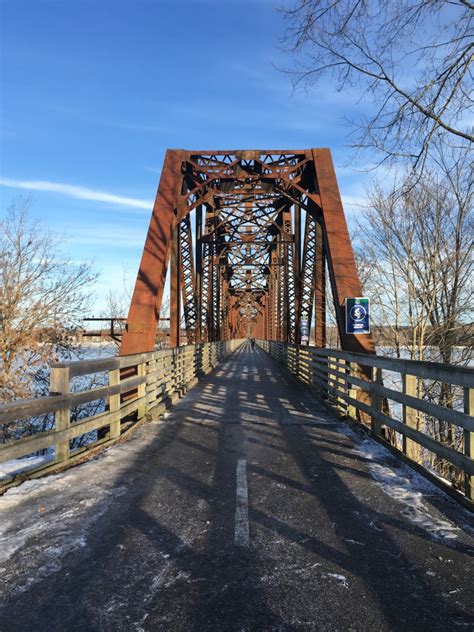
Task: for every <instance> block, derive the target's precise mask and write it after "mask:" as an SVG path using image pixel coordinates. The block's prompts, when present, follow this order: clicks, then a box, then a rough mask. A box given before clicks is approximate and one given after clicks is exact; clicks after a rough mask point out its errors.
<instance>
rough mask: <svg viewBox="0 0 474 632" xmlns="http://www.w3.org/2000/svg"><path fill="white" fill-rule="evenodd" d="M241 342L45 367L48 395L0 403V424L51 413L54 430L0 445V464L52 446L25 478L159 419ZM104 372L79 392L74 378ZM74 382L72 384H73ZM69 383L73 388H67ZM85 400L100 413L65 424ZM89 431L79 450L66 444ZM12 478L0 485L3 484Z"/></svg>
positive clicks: (219, 343) (164, 350)
mask: <svg viewBox="0 0 474 632" xmlns="http://www.w3.org/2000/svg"><path fill="white" fill-rule="evenodd" d="M242 342H243V341H242V340H223V341H219V342H209V343H204V344H196V345H188V346H183V347H176V348H174V349H163V350H159V351H152V352H149V353H142V354H138V355H130V356H118V357H111V358H104V359H96V360H86V361H78V362H61V363H56V364H52V365H51V374H50V396H48V397H41V398H34V399H28V400H20V401H14V402H11V403H8V404H1V405H0V426H3V427H6V426H8V425H9V424H13V423H15V422H19V421H22V420H26V419H29V418H38V417H40V416H42V415H47V414H54V424H53V425H54V427H53V428H52V429H51V430H47V431H45V432H37V433H35V434H32V435H30V436H26V437H22V438H20V439H13V440H10V441H8V442H7V443H4V444H1V445H0V464H1V463H5V462H8V461H10V460H12V459H18V458H21V457H25V456H27V455H32V454H35V453H38V452H40V451H45V450H48V449H51V448H54V459H53V460H52V461H51V462H50V463H48V464H46V465H43V466H41V467H39V468H35V469H32V470H28V475H31V474H35V473H36V474H37V473H38V472H39V471H41V472H43V471H45V470H50V469H52V468H58V467H59V466H61V465H64V464H65V463H66V462H68V461H69V460H70V459H71V458H74V457H76V456H77V455H78V454H81V455H82V453H83V452H87V451H90V450H92V449H95V448H97V447H98V445H102V444H104V443H111V442H114V441H117V440H118V439H119V438H120V437H121V436H122V435H123V434H124V433H126V432H127V431H128V430H130V429H131V427H132V426H134V425H136V423H137V422H138V421H140V420H142V419H144V418H145V417H146V415H148V414H152V415H159V414H161V413H163V412H164V411H165V409H166V405H167V403H169V402H171V403H174V402H175V401H176V400H177V399H179V397H181V396H182V395H183V394H184V392H185V391H186V390H188V389H189V388H192V386H194V385H195V384H196V382H197V381H198V378H199V377H200V376H201V375H204V374H207V373H209V372H210V371H211V370H212V369H213V368H214V367H215V366H217V365H218V364H219V362H220V361H221V360H222V359H224V358H225V357H226V356H227V355H228V354H229V353H231V352H232V351H234V350H235V349H237V347H239V346H240V345H241V344H242ZM93 374H104V377H105V381H106V384H105V385H104V386H99V387H97V388H89V389H85V390H80V384H79V389H78V388H77V384H76V385H74V384H73V382H74V378H78V377H84V376H88V375H89V376H90V375H93ZM76 381H77V380H76ZM72 384H73V386H74V388H73V389H72V388H71V385H72ZM90 402H99V403H100V402H102V407H103V408H104V410H103V412H101V413H99V414H96V415H92V416H88V417H85V418H82V419H80V420H78V421H76V422H74V423H72V422H71V410H72V409H74V408H75V407H78V406H81V405H84V404H86V403H90ZM93 431H100V435H101V436H100V437H98V438H97V439H96V440H93V441H91V442H90V443H88V444H87V445H86V446H85V447H82V448H81V449H79V450H71V440H73V439H76V438H78V437H81V436H83V435H85V434H87V433H90V432H93ZM11 482H12V478H10V479H8V478H7V479H4V480H2V481H1V482H0V484H1V485H5V484H8V483H11Z"/></svg>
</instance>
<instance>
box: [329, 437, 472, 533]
mask: <svg viewBox="0 0 474 632" xmlns="http://www.w3.org/2000/svg"><path fill="white" fill-rule="evenodd" d="M340 430H341V432H342V433H343V434H345V435H346V436H347V437H349V438H350V439H351V440H352V441H354V443H355V446H354V448H353V452H354V453H355V454H357V455H358V456H360V457H362V458H363V459H365V461H366V463H367V465H368V469H369V472H370V474H371V475H372V477H373V479H374V480H375V482H376V483H377V484H378V485H379V486H380V487H381V488H382V490H383V491H384V492H385V493H386V494H387V495H388V496H390V497H391V498H393V499H394V500H397V501H398V502H400V503H401V504H402V505H404V509H403V510H402V514H403V515H404V516H405V517H406V518H408V519H409V520H410V521H411V522H414V523H415V524H416V525H417V526H419V527H421V528H423V529H425V530H426V531H427V532H428V533H430V534H431V535H432V536H433V537H435V538H446V539H448V540H453V539H456V538H457V537H458V535H459V534H460V532H461V527H460V526H459V525H457V524H454V523H453V522H451V521H449V520H447V519H446V517H445V516H442V515H441V514H440V513H439V512H438V511H437V510H436V509H435V508H434V507H433V506H432V505H431V504H429V503H428V502H427V500H428V499H429V498H430V497H434V496H438V497H439V496H442V497H443V499H445V500H447V497H446V494H444V493H443V491H442V490H440V489H438V488H437V487H436V486H435V485H434V484H433V483H431V482H430V481H429V480H428V479H426V478H424V477H423V476H421V474H418V473H417V472H415V470H413V469H412V468H410V467H409V466H408V465H405V464H403V463H401V462H399V461H396V459H395V457H394V456H393V455H392V454H391V453H390V452H389V451H388V450H387V449H386V448H385V447H384V446H382V445H380V444H379V443H377V442H376V441H375V440H374V439H371V438H370V437H361V436H360V435H359V433H357V432H354V431H353V430H352V429H351V428H349V427H348V426H343V427H341V428H340ZM453 502H455V501H453ZM459 515H460V524H461V525H462V528H463V529H464V530H465V531H467V532H468V533H469V535H471V536H472V537H474V528H472V526H471V524H470V520H471V518H472V515H471V514H470V513H468V511H467V509H466V510H464V509H463V508H462V507H459ZM464 516H465V519H462V517H464Z"/></svg>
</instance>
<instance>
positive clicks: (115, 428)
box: [109, 369, 120, 439]
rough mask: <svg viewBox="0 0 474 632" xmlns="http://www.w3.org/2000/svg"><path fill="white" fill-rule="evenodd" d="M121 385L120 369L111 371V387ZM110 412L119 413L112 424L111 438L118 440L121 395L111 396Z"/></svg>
mask: <svg viewBox="0 0 474 632" xmlns="http://www.w3.org/2000/svg"><path fill="white" fill-rule="evenodd" d="M117 384H120V369H114V370H113V371H109V386H116V385H117ZM109 411H110V412H111V413H117V417H116V418H115V415H114V420H113V421H112V423H111V424H110V438H111V439H116V438H117V437H120V393H117V394H116V395H110V397H109Z"/></svg>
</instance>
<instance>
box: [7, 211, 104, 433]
mask: <svg viewBox="0 0 474 632" xmlns="http://www.w3.org/2000/svg"><path fill="white" fill-rule="evenodd" d="M29 206H30V202H29V200H25V199H19V200H18V201H17V202H16V203H14V204H13V205H12V206H11V207H10V208H9V209H8V211H7V212H6V214H5V218H4V219H2V220H1V221H0V402H8V401H11V400H14V399H21V398H25V397H33V396H37V395H46V394H47V393H48V388H49V371H48V364H49V363H50V362H51V361H55V360H59V359H61V360H65V359H72V358H77V357H78V356H80V348H79V347H78V345H77V344H76V338H75V333H76V330H77V328H78V325H79V323H80V319H81V316H82V315H83V313H84V311H85V309H86V308H87V307H88V304H89V299H90V288H91V286H92V284H93V282H94V281H95V279H96V276H97V275H96V274H95V273H93V272H92V270H91V268H90V266H89V264H87V263H82V264H77V263H75V262H73V261H72V260H71V259H69V258H66V257H64V256H63V255H62V252H61V245H62V244H61V242H60V240H59V239H58V238H57V237H56V236H54V235H53V234H52V233H51V232H49V231H48V230H47V229H46V228H44V227H43V226H42V225H41V224H40V223H39V222H34V221H32V220H31V219H30V218H29V216H28V210H29ZM51 423H52V420H51V419H49V418H47V417H45V418H43V419H35V420H29V421H25V422H24V423H23V424H20V425H18V426H17V427H15V428H12V427H11V426H9V427H8V428H5V427H2V432H3V434H4V437H3V440H5V439H6V435H8V434H9V433H11V432H17V433H18V432H20V434H28V433H30V432H33V431H35V430H36V431H38V430H44V429H48V428H49V427H51ZM20 426H21V427H20ZM1 440H2V438H1V437H0V441H1Z"/></svg>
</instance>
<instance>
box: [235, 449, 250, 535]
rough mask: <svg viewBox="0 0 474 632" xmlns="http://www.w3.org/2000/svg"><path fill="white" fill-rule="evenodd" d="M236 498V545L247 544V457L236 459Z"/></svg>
mask: <svg viewBox="0 0 474 632" xmlns="http://www.w3.org/2000/svg"><path fill="white" fill-rule="evenodd" d="M236 481H237V499H236V508H235V535H234V542H235V544H236V545H237V546H248V545H249V494H248V487H247V459H239V460H238V461H237V476H236Z"/></svg>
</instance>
